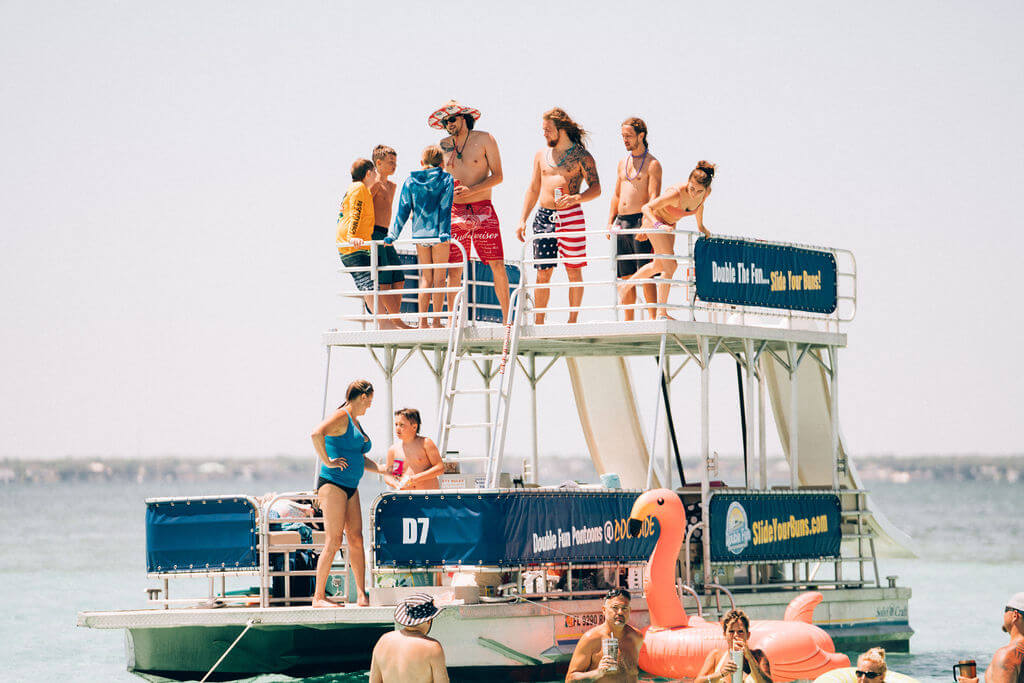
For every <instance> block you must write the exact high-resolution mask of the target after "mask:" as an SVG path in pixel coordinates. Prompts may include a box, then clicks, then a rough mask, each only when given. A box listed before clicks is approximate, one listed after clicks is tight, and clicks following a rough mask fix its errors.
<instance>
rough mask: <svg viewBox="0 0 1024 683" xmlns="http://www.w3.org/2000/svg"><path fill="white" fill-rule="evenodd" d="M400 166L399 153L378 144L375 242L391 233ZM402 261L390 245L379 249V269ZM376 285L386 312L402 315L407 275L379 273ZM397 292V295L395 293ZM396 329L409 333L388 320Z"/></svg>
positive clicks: (396, 320) (375, 155)
mask: <svg viewBox="0 0 1024 683" xmlns="http://www.w3.org/2000/svg"><path fill="white" fill-rule="evenodd" d="M397 166H398V152H396V151H395V150H394V149H392V148H391V147H388V146H386V145H377V146H376V147H374V148H373V167H374V170H375V171H377V184H376V185H374V186H373V189H371V190H370V194H371V195H372V196H373V239H374V241H380V240H383V239H384V238H385V237H387V234H388V224H389V223H390V222H391V205H392V204H393V203H394V201H395V189H396V187H395V184H394V183H393V182H391V180H390V178H391V176H392V174H394V172H395V168H396V167H397ZM400 265H402V262H401V261H400V260H399V259H398V252H397V251H395V248H394V247H392V246H391V245H390V244H383V245H380V246H378V247H377V266H378V267H379V268H384V267H389V268H390V267H392V266H400ZM377 282H378V283H379V284H380V289H381V291H383V292H388V293H387V294H381V297H380V298H381V301H382V302H383V303H384V309H385V310H386V311H387V312H388V314H389V315H398V314H399V313H401V312H402V294H401V292H402V289H404V288H405V273H404V272H403V271H401V270H379V271H377ZM392 292H394V293H392ZM388 320H389V321H390V323H391V325H392V326H393V327H396V328H398V329H402V330H406V329H409V326H408V325H406V324H405V323H404V322H402V320H401V319H400V318H389V319H388Z"/></svg>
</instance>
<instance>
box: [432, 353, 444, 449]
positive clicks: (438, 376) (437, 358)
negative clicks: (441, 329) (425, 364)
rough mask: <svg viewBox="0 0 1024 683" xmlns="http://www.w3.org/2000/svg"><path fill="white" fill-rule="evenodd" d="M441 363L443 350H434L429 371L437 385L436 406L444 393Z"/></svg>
mask: <svg viewBox="0 0 1024 683" xmlns="http://www.w3.org/2000/svg"><path fill="white" fill-rule="evenodd" d="M443 363H444V350H443V349H434V367H432V368H430V370H431V372H432V373H433V374H434V383H435V384H436V385H437V404H438V405H441V399H442V398H443V397H442V396H441V392H442V391H444V389H443V387H444V384H443V383H442V381H441V380H442V379H443V377H442V373H443V372H444V366H443V365H442V364H443ZM441 457H442V458H443V457H444V453H442V454H441Z"/></svg>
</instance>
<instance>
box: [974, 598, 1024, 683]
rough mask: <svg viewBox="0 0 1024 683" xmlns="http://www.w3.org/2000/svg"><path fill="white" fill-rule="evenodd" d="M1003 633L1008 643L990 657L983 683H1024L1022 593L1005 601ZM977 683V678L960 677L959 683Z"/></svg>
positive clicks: (1023, 613) (1023, 606)
mask: <svg viewBox="0 0 1024 683" xmlns="http://www.w3.org/2000/svg"><path fill="white" fill-rule="evenodd" d="M1003 632H1004V633H1009V634H1010V642H1009V644H1007V645H1004V646H1003V647H1001V648H999V649H998V650H996V653H995V654H994V655H992V663H991V664H989V665H988V669H986V670H985V683H1024V593H1017V594H1015V595H1012V596H1010V599H1009V600H1007V602H1006V607H1004V608H1003ZM977 682H978V679H977V678H968V677H967V676H961V677H960V683H977Z"/></svg>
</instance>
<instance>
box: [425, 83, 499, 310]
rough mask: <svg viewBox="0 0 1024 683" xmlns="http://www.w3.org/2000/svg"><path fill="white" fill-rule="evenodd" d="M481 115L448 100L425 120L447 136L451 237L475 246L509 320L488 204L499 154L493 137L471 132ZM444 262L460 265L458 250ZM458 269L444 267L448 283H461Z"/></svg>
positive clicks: (493, 213)
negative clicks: (451, 188)
mask: <svg viewBox="0 0 1024 683" xmlns="http://www.w3.org/2000/svg"><path fill="white" fill-rule="evenodd" d="M479 118H480V110H478V109H473V108H472V107H466V106H464V105H462V104H459V103H458V102H456V101H455V100H448V102H446V103H445V104H444V105H443V106H442V107H441V108H440V109H438V110H436V111H435V112H434V113H433V114H431V115H430V116H429V117H428V118H427V125H428V126H430V127H431V128H435V129H437V130H443V131H446V132H447V133H448V136H447V137H445V138H443V139H442V140H441V149H442V150H444V153H445V154H444V170H446V171H448V172H449V173H451V174H452V177H453V178H454V179H455V199H454V201H453V202H452V239H454V240H456V241H458V243H459V244H461V245H462V248H463V249H465V251H466V256H467V257H468V256H469V254H470V248H471V247H472V248H475V249H476V253H477V256H478V257H479V258H480V260H481V261H483V262H485V263H486V264H487V265H488V266H490V267H491V275H492V277H493V280H494V293H495V294H496V295H497V297H498V303H499V304H501V314H502V319H503V320H505V321H507V320H508V276H507V275H506V273H505V251H504V249H503V248H502V246H501V230H500V227H499V225H498V214H497V212H496V211H495V210H494V205H493V204H491V188H493V187H494V186H495V185H497V184H498V183H500V182H501V181H502V175H501V155H500V154H499V153H498V143H497V142H495V140H494V136H493V135H491V134H490V133H486V132H484V131H482V130H473V127H474V126H475V125H476V122H477V120H478V119H479ZM448 262H449V263H457V264H459V265H460V266H461V264H462V251H461V250H459V249H458V248H453V249H451V250H450V251H449V252H448ZM461 273H462V271H461V268H452V269H450V270H449V271H448V286H449V287H458V286H459V284H460V283H461V281H462V280H461ZM454 300H455V295H454V294H449V295H448V310H451V309H452V303H453V302H454Z"/></svg>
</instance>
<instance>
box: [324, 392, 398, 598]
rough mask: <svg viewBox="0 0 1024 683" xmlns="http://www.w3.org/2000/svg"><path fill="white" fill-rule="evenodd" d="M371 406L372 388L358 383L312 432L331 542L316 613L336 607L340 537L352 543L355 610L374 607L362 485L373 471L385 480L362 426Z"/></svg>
mask: <svg viewBox="0 0 1024 683" xmlns="http://www.w3.org/2000/svg"><path fill="white" fill-rule="evenodd" d="M372 403H373V385H371V384H370V383H369V382H367V381H366V380H365V379H359V380H356V381H355V382H352V384H349V385H348V390H347V391H346V392H345V402H344V403H342V404H341V406H339V407H338V409H337V410H336V411H335V412H334V414H333V415H331V416H330V417H328V418H327V419H326V420H324V421H323V422H321V423H320V425H319V426H317V428H316V429H314V430H313V434H312V436H313V447H314V448H315V449H316V453H317V455H318V456H320V478H319V479H317V482H316V491H317V497H318V498H319V500H320V510H321V511H322V512H323V515H324V532H325V535H326V537H327V540H326V541H325V543H324V549H323V552H321V553H320V560H319V561H318V562H317V565H316V588H314V590H313V607H338V603H336V602H332V601H330V600H328V599H327V595H326V589H327V577H328V575H329V574H330V573H331V564H332V563H333V562H334V556H335V555H336V554H337V553H338V551H339V550H341V540H342V537H343V536H344V537H347V538H348V563H349V565H350V566H351V567H352V573H353V575H354V576H355V579H356V588H357V589H358V593H359V598H358V600H357V604H359V605H363V606H365V605H368V604H370V601H369V598H367V596H366V555H364V554H363V515H362V511H361V510H360V509H359V480H360V479H361V478H362V476H363V472H364V471H366V470H369V471H370V472H374V473H377V474H384V470H383V469H382V468H381V467H380V465H378V464H377V463H376V462H374V461H373V460H371V459H370V458H368V457H367V456H366V454H367V453H369V452H370V446H371V442H370V437H368V436H367V435H366V432H365V431H363V427H362V425H360V424H359V417H360V416H362V415H364V414H365V413H366V411H367V410H368V409H369V407H370V404H372Z"/></svg>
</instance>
